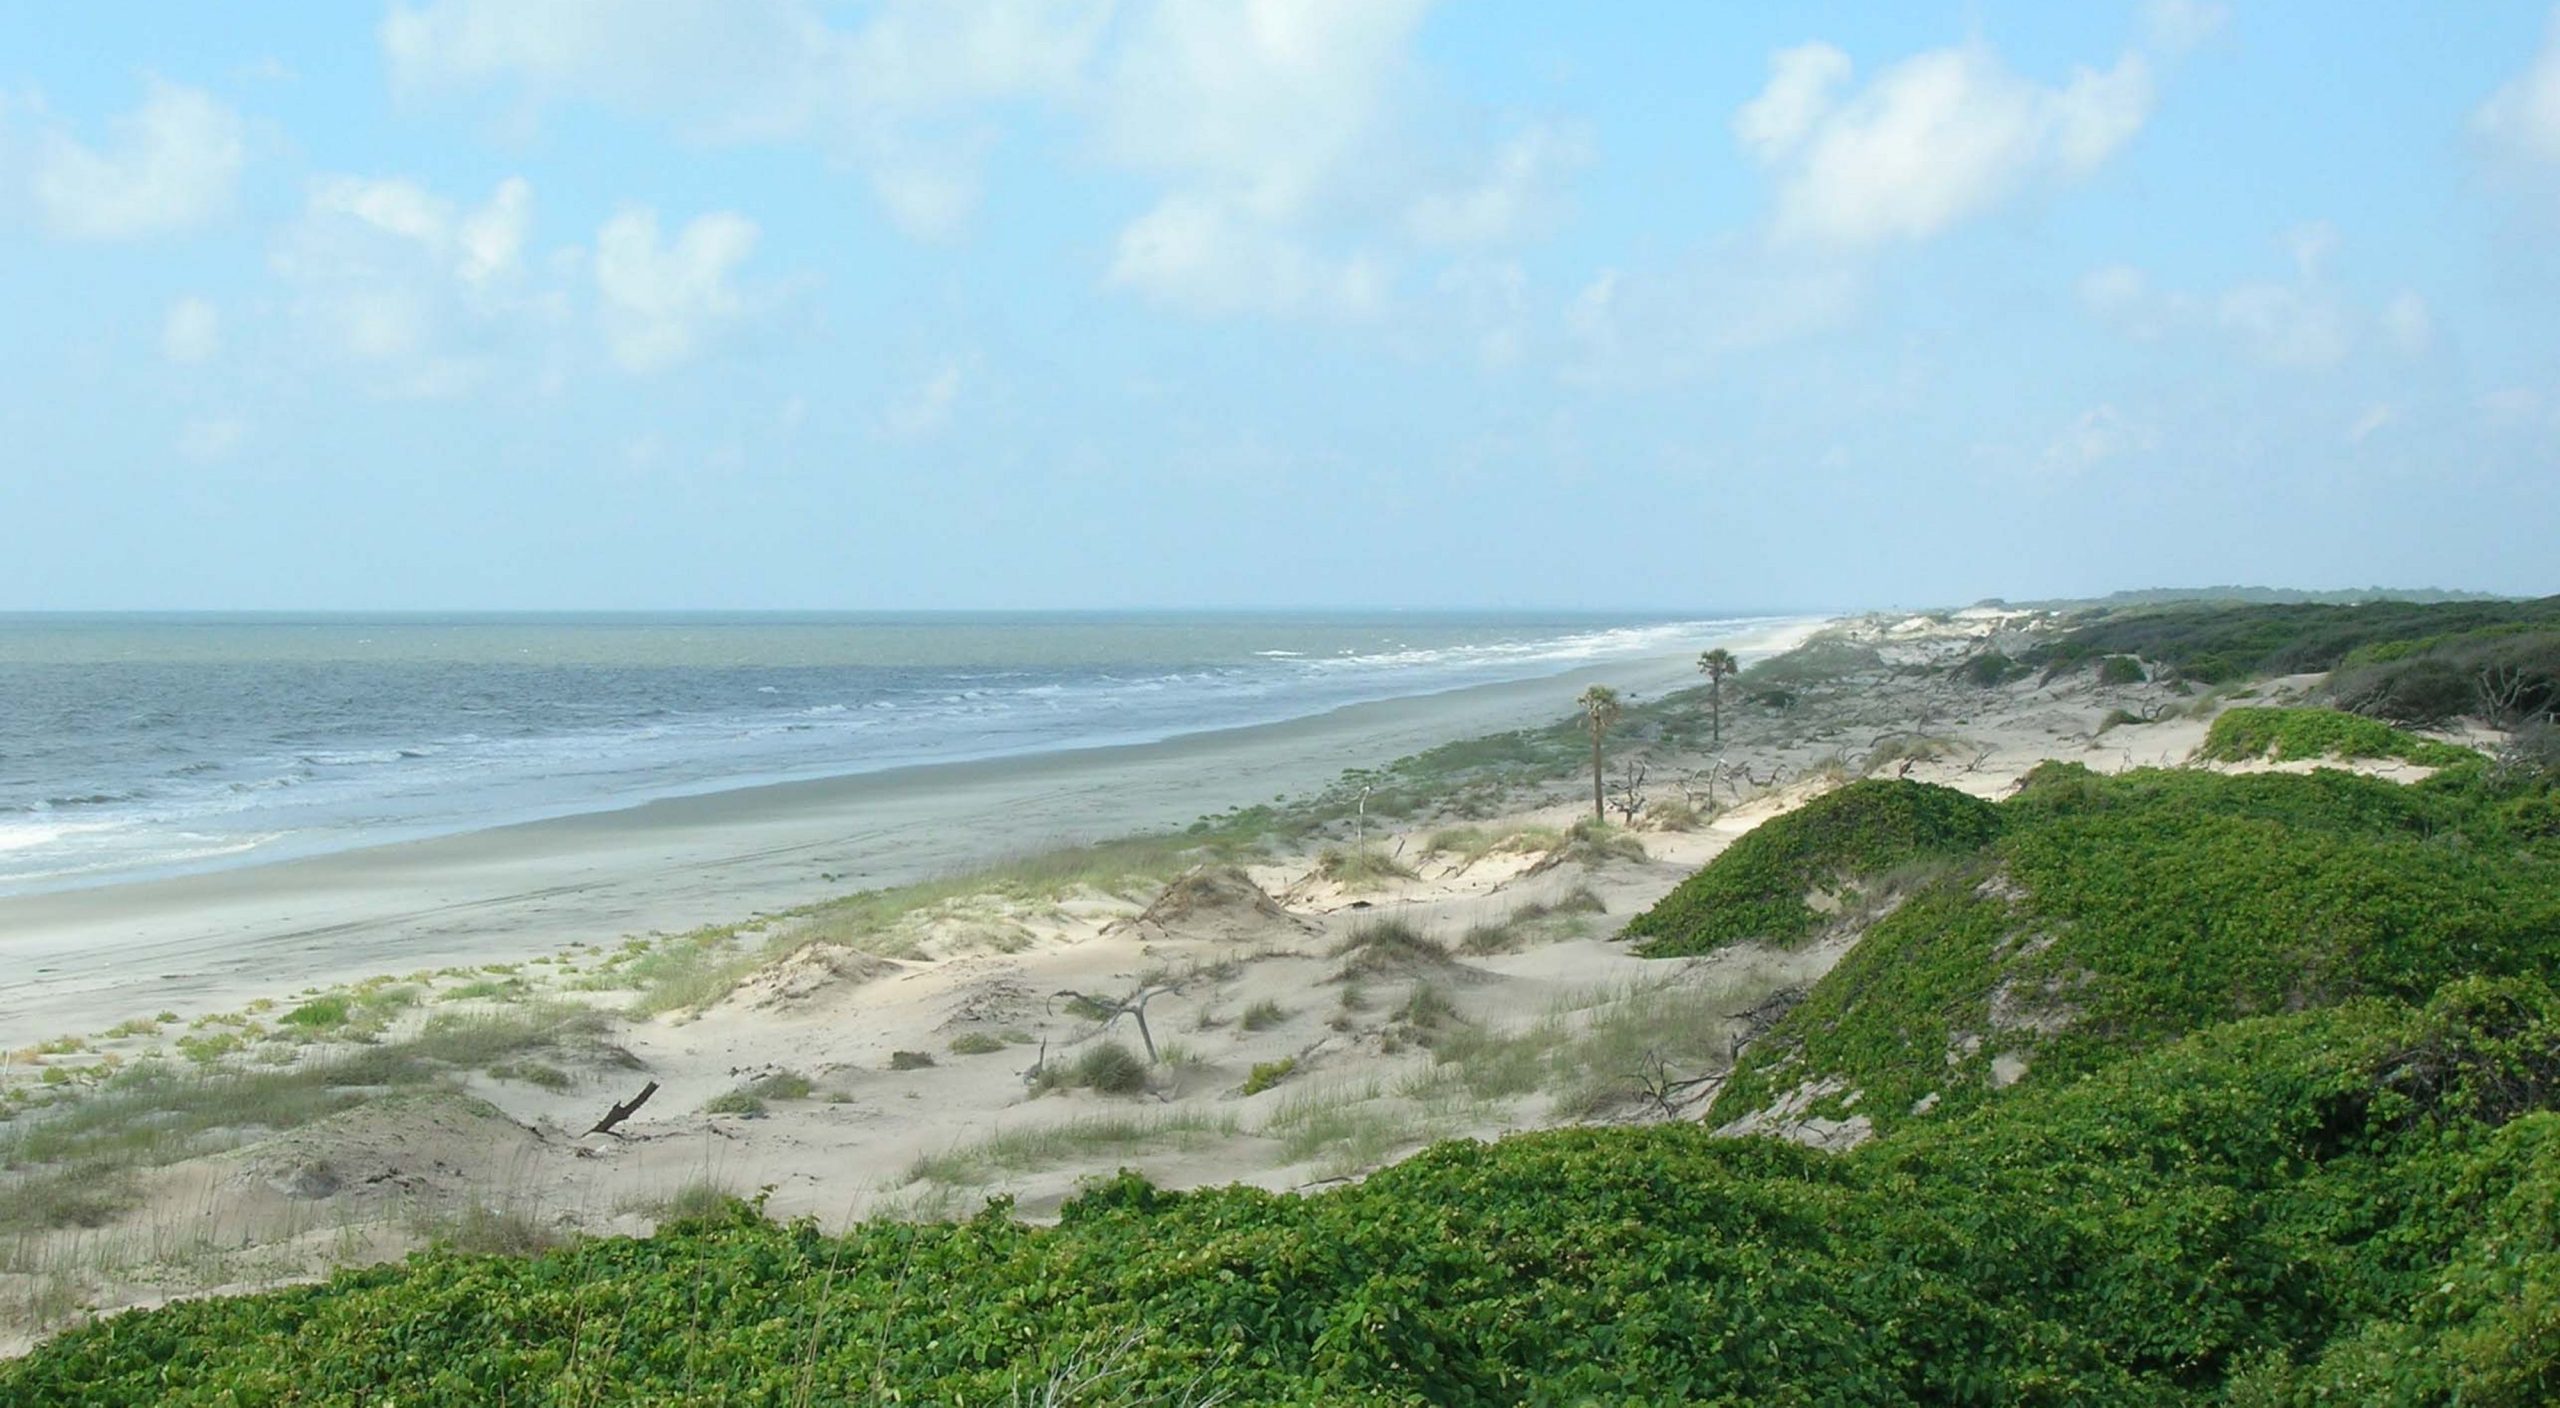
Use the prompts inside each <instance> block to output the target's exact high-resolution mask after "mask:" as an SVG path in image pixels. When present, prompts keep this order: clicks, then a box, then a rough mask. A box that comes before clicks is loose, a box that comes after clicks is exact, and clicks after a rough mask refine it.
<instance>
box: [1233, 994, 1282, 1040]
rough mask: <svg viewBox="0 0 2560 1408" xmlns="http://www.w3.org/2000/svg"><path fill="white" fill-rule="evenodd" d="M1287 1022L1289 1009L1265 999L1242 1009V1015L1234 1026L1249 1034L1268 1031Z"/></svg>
mask: <svg viewBox="0 0 2560 1408" xmlns="http://www.w3.org/2000/svg"><path fill="white" fill-rule="evenodd" d="M1287 1020H1289V1009H1287V1008H1285V1007H1283V1006H1281V1005H1280V1004H1279V1003H1277V1002H1274V1001H1272V1000H1271V999H1269V998H1267V997H1266V998H1264V999H1263V1000H1261V1001H1260V1002H1257V1003H1255V1004H1253V1005H1252V1006H1251V1007H1248V1008H1246V1009H1244V1015H1243V1016H1241V1017H1239V1018H1237V1019H1236V1025H1237V1026H1240V1027H1242V1028H1244V1029H1245V1030H1246V1031H1249V1032H1259V1031H1269V1030H1270V1029H1271V1028H1273V1027H1276V1026H1278V1025H1280V1024H1281V1023H1282V1022H1285V1021H1287Z"/></svg>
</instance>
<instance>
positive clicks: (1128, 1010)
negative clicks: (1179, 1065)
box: [1051, 983, 1182, 1066]
mask: <svg viewBox="0 0 2560 1408" xmlns="http://www.w3.org/2000/svg"><path fill="white" fill-rule="evenodd" d="M1180 991H1182V984H1180V983H1164V984H1160V985H1158V986H1156V987H1151V988H1150V987H1142V988H1139V989H1138V990H1137V991H1136V992H1133V993H1131V994H1129V995H1128V996H1127V997H1112V998H1104V997H1091V996H1087V995H1086V994H1084V993H1080V992H1077V991H1076V990H1075V989H1073V988H1060V989H1058V991H1057V992H1056V993H1054V994H1052V995H1051V999H1052V1001H1054V1000H1055V999H1056V998H1060V997H1063V998H1067V999H1070V1000H1071V1001H1074V1002H1077V1003H1080V1004H1082V1005H1083V1006H1084V1008H1085V1010H1086V1011H1089V1012H1094V1013H1097V1014H1099V1016H1100V1020H1101V1022H1102V1028H1103V1030H1104V1031H1109V1030H1110V1029H1111V1024H1112V1023H1114V1022H1117V1021H1119V1020H1120V1019H1121V1018H1122V1017H1129V1018H1133V1019H1135V1020H1136V1021H1137V1024H1138V1040H1140V1041H1142V1042H1144V1043H1146V1047H1147V1064H1148V1065H1150V1066H1152V1065H1154V1064H1155V1063H1156V1038H1155V1033H1153V1032H1151V1031H1149V1030H1147V1004H1148V1003H1150V1002H1153V1001H1154V1000H1156V999H1157V998H1159V997H1162V996H1164V995H1165V994H1166V993H1169V992H1180Z"/></svg>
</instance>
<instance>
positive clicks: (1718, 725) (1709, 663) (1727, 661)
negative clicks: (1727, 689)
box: [1698, 646, 1742, 747]
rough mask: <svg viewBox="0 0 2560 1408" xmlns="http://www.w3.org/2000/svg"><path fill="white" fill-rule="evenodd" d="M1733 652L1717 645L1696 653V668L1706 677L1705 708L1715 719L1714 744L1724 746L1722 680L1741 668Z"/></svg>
mask: <svg viewBox="0 0 2560 1408" xmlns="http://www.w3.org/2000/svg"><path fill="white" fill-rule="evenodd" d="M1741 668H1742V666H1741V665H1739V664H1737V663H1735V661H1734V658H1733V652H1732V651H1730V650H1726V649H1725V648H1723V647H1722V646H1718V647H1717V648H1715V649H1714V650H1708V651H1702V652H1700V653H1699V655H1698V669H1699V671H1700V672H1701V673H1703V674H1704V675H1705V676H1706V677H1707V708H1708V709H1709V710H1711V711H1713V712H1712V717H1713V718H1714V719H1715V729H1716V746H1717V747H1723V746H1724V682H1725V678H1726V676H1728V675H1731V674H1732V673H1733V672H1734V671H1736V670H1739V669H1741Z"/></svg>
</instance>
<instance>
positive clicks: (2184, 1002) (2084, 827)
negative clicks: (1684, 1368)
mask: <svg viewBox="0 0 2560 1408" xmlns="http://www.w3.org/2000/svg"><path fill="white" fill-rule="evenodd" d="M2363 722H2370V721H2363ZM2000 812H2001V817H2002V824H2001V826H2000V827H1999V828H1998V832H1997V834H1996V835H1995V836H1993V837H1992V838H1990V839H1988V840H1986V841H1985V842H1984V843H1983V844H1982V845H1981V846H1980V847H1979V848H1978V849H1977V850H1976V851H1975V852H1974V853H1973V854H1972V855H1970V856H1951V857H1948V858H1947V862H1946V865H1947V868H1946V870H1945V871H1944V873H1943V874H1942V875H1940V876H1939V878H1937V879H1935V880H1933V881H1931V882H1929V883H1928V884H1926V885H1924V886H1923V887H1921V888H1920V890H1919V891H1918V893H1916V894H1915V895H1913V896H1912V897H1911V898H1909V899H1908V900H1907V901H1906V902H1905V903H1903V904H1902V905H1901V906H1900V907H1899V908H1897V909H1895V910H1894V911H1893V912H1892V913H1891V914H1889V915H1887V916H1884V917H1882V918H1881V919H1878V920H1877V921H1876V922H1875V923H1874V924H1873V925H1872V927H1870V928H1868V929H1867V931H1866V932H1865V934H1864V936H1863V937H1862V938H1860V940H1859V941H1858V944H1857V946H1856V947H1855V948H1854V949H1852V950H1851V951H1850V953H1849V954H1848V955H1847V957H1845V958H1844V959H1842V960H1841V961H1840V963H1839V965H1838V966H1837V967H1835V968H1833V969H1832V970H1831V972H1830V973H1829V974H1828V975H1827V976H1825V977H1824V978H1823V979H1822V980H1821V982H1819V983H1818V984H1816V985H1815V986H1814V987H1813V989H1812V990H1811V993H1810V995H1809V996H1808V997H1807V999H1806V1000H1805V1001H1804V1002H1803V1003H1802V1004H1801V1005H1800V1006H1797V1007H1796V1008H1794V1009H1793V1010H1792V1011H1791V1012H1789V1013H1788V1014H1787V1015H1786V1017H1785V1018H1784V1020H1782V1021H1780V1022H1779V1023H1778V1024H1777V1025H1776V1026H1775V1028H1774V1029H1773V1030H1771V1031H1770V1032H1769V1033H1767V1035H1766V1036H1765V1037H1763V1038H1761V1039H1760V1040H1758V1041H1756V1042H1754V1043H1753V1044H1752V1045H1751V1046H1750V1048H1749V1049H1748V1050H1747V1051H1746V1052H1745V1054H1744V1055H1743V1058H1742V1060H1741V1063H1740V1065H1739V1067H1738V1068H1737V1070H1736V1071H1735V1073H1734V1075H1733V1078H1732V1080H1731V1081H1730V1083H1728V1084H1727V1085H1726V1086H1725V1088H1724V1089H1723V1091H1722V1092H1721V1094H1720V1095H1719V1096H1718V1098H1717V1101H1716V1105H1715V1109H1714V1118H1716V1119H1717V1120H1719V1121H1730V1120H1733V1119H1739V1118H1742V1117H1744V1116H1746V1115H1748V1114H1751V1113H1752V1112H1754V1111H1758V1110H1763V1109H1766V1108H1768V1107H1770V1106H1771V1105H1772V1104H1773V1103H1774V1102H1776V1101H1779V1100H1780V1099H1782V1098H1783V1097H1784V1096H1785V1095H1786V1094H1787V1093H1788V1092H1790V1091H1793V1090H1798V1089H1806V1088H1814V1087H1821V1088H1823V1089H1826V1090H1828V1091H1830V1092H1831V1094H1829V1095H1828V1096H1826V1097H1825V1098H1824V1099H1823V1100H1822V1101H1820V1102H1818V1103H1817V1104H1815V1105H1814V1106H1812V1107H1809V1112H1810V1113H1814V1114H1818V1115H1823V1116H1827V1117H1835V1118H1836V1117H1844V1116H1846V1115H1847V1114H1849V1113H1850V1112H1851V1110H1852V1109H1854V1110H1855V1111H1856V1112H1857V1113H1859V1114H1861V1115H1863V1116H1865V1117H1866V1118H1868V1119H1869V1120H1871V1121H1872V1122H1873V1123H1874V1125H1875V1126H1876V1127H1877V1128H1878V1129H1889V1128H1891V1127H1892V1126H1894V1125H1896V1124H1897V1123H1900V1122H1903V1121H1906V1120H1909V1119H1911V1118H1914V1117H1915V1110H1925V1111H1927V1112H1930V1113H1933V1114H1936V1115H1944V1114H1946V1113H1950V1112H1952V1111H1955V1110H1957V1109H1961V1108H1965V1107H1968V1106H1971V1105H1973V1104H1977V1103H1979V1102H1981V1101H1982V1100H1984V1099H1986V1098H1988V1095H1989V1093H1990V1092H1991V1091H1992V1090H1994V1089H1996V1088H1998V1087H1999V1086H2001V1085H2005V1084H2007V1083H2009V1082H2010V1081H2011V1080H2014V1079H2016V1078H2018V1076H2019V1075H2020V1074H2021V1073H2024V1074H2025V1076H2026V1078H2027V1079H2028V1080H2030V1081H2046V1080H2067V1079H2071V1078H2074V1077H2076V1076H2078V1075H2080V1074H2083V1073H2085V1072H2088V1071H2091V1070H2094V1069H2097V1068H2099V1067H2101V1066H2103V1065H2105V1064H2107V1063H2108V1062H2110V1061H2113V1060H2116V1059H2119V1058H2121V1057H2122V1056H2123V1055H2124V1054H2126V1053H2127V1052H2130V1051H2135V1050H2140V1049H2143V1048H2145V1047H2148V1046H2151V1045H2156V1044H2158V1043H2161V1042H2165V1041H2169V1040H2173V1039H2175V1038H2177V1037H2179V1036H2182V1035H2184V1034H2186V1033H2188V1032H2191V1031H2195V1030H2199V1029H2201V1028H2204V1027H2207V1026H2211V1025H2213V1024H2215V1023H2219V1022H2227V1021H2232V1020H2237V1019H2240V1018H2245V1017H2250V1016H2255V1015H2260V1014H2265V1013H2272V1012H2285V1011H2294V1010H2301V1009H2304V1008H2313V1007H2325V1006H2330V1005H2334V1004H2336V1003H2339V1002H2344V1001H2347V1000H2350V999H2355V998H2363V997H2387V998H2393V999H2397V1000H2401V1001H2420V1000H2423V999H2424V998H2425V996H2426V994H2428V993H2429V992H2431V991H2433V990H2434V989H2435V988H2436V987H2437V986H2438V985H2440V984H2442V983H2445V982H2447V981H2450V980H2452V979H2454V978H2456V977H2460V976H2463V975H2466V974H2472V973H2481V974H2490V975H2498V974H2520V973H2529V972H2533V971H2537V970H2538V969H2539V968H2541V967H2542V966H2543V965H2545V964H2548V963H2551V962H2553V961H2555V960H2560V854H2554V852H2553V845H2552V842H2551V841H2550V840H2549V839H2547V838H2542V837H2538V836H2535V835H2532V834H2528V833H2525V832H2521V831H2519V830H2517V829H2516V828H2514V827H2513V826H2512V824H2511V822H2510V818H2511V817H2512V816H2514V815H2516V811H2515V809H2514V808H2513V807H2512V806H2511V805H2510V804H2509V799H2508V798H2507V797H2506V796H2505V795H2504V794H2503V793H2502V792H2500V791H2499V790H2498V789H2496V788H2494V787H2492V786H2489V785H2488V784H2486V783H2484V782H2483V781H2482V774H2481V772H2480V771H2479V770H2477V769H2466V770H2458V771H2455V772H2449V773H2445V774H2442V775H2440V776H2439V777H2438V778H2436V779H2434V780H2432V781H2430V782H2427V783H2424V784H2419V785H2415V786H2402V785H2399V784H2395V783H2391V782H2388V781H2384V780H2381V779H2377V778H2368V777H2360V776H2355V775H2352V774H2349V773H2345V772H2340V771H2321V772H2314V773H2310V774H2282V773H2261V774H2244V775H2238V776H2227V775H2222V774H2217V773H2209V772H2194V771H2184V770H2152V771H2137V772H2133V773H2128V774H2124V775H2121V776H2118V777H2102V776H2099V775H2097V774H2095V773H2091V772H2089V771H2088V770H2087V769H2085V768H2081V767H2078V766H2076V765H2072V764H2062V763H2047V764H2045V765H2043V766H2042V767H2041V768H2039V769H2038V770H2037V771H2036V772H2035V773H2034V774H2032V775H2030V778H2029V780H2028V784H2027V786H2026V787H2025V788H2024V789H2023V790H2022V791H2021V792H2020V793H2019V795H2018V796H2016V797H2015V798H2014V799H2012V800H2010V801H2008V802H2005V803H2003V804H2001V806H2000ZM1918 1053H1928V1058H1927V1059H1922V1058H1921V1056H1920V1055H1919V1054H1918ZM2004 1062H2005V1065H2004ZM2004 1077H2006V1078H2005V1079H2004Z"/></svg>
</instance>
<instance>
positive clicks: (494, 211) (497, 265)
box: [454, 176, 533, 285]
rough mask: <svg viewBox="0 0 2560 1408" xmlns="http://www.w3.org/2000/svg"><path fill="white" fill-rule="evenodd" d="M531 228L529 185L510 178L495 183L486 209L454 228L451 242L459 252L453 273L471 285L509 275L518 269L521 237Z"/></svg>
mask: <svg viewBox="0 0 2560 1408" xmlns="http://www.w3.org/2000/svg"><path fill="white" fill-rule="evenodd" d="M532 227H533V184H532V183H531V182H529V181H527V180H525V179H524V178H523V177H521V176H510V177H508V178H507V179H506V180H504V181H501V182H499V183H498V189H497V191H496V193H495V194H493V195H491V196H490V197H489V203H488V204H487V205H484V206H482V207H480V208H479V209H478V210H475V211H473V212H471V213H470V214H469V215H466V216H464V217H463V219H462V222H461V223H460V224H458V225H456V226H455V227H454V242H455V244H456V245H457V246H459V248H460V252H461V260H460V264H459V266H458V267H457V269H456V270H455V272H456V273H458V274H459V275H460V276H461V277H462V280H463V282H465V283H469V284H474V285H485V284H488V283H490V282H491V281H493V280H496V279H501V278H505V277H507V276H508V275H510V274H513V273H514V272H515V271H516V270H517V269H518V268H519V267H520V266H521V262H522V259H523V256H524V242H525V236H526V234H527V233H528V232H529V231H530V230H531V229H532Z"/></svg>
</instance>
